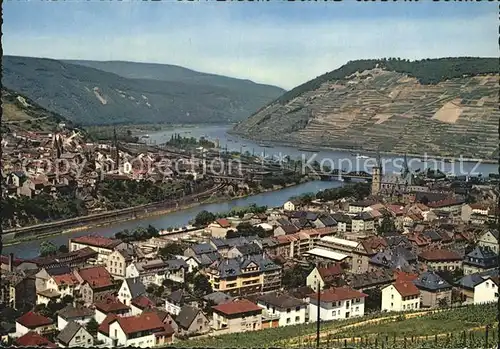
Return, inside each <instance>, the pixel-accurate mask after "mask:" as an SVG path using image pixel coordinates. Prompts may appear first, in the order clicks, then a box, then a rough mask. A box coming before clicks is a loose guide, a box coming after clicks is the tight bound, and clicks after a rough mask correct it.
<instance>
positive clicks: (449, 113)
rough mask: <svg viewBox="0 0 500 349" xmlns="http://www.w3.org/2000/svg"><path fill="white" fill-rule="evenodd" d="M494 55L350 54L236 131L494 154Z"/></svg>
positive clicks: (302, 140) (340, 144)
mask: <svg viewBox="0 0 500 349" xmlns="http://www.w3.org/2000/svg"><path fill="white" fill-rule="evenodd" d="M497 85H498V59H496V58H474V57H462V58H440V59H425V60H420V61H408V60H401V59H381V60H358V61H352V62H349V63H347V64H345V65H344V66H342V67H340V68H339V69H337V70H334V71H331V72H328V73H326V74H323V75H321V76H318V77H317V78H315V79H312V80H310V81H308V82H306V83H304V84H302V85H300V86H297V87H296V88H294V89H292V90H290V91H288V92H286V93H285V94H283V95H282V96H281V97H279V98H278V99H276V100H275V101H274V102H271V103H270V104H268V105H267V106H265V107H263V108H262V109H261V110H259V112H257V113H255V114H254V115H253V116H252V117H250V118H249V119H247V120H244V121H242V122H240V123H239V124H238V125H236V126H235V128H234V132H236V133H239V134H242V135H245V136H248V137H250V138H254V139H259V140H268V141H273V140H275V141H286V142H292V143H299V144H307V145H318V146H319V145H321V146H329V147H337V148H347V149H359V150H362V149H365V150H370V151H376V150H380V151H391V152H401V153H404V152H408V153H414V154H422V153H428V154H432V155H446V156H458V155H460V154H462V155H463V156H466V157H480V158H495V157H496V156H497V154H498V138H497V137H498V135H497V134H496V130H497V128H498V119H499V117H500V114H499V113H498V110H497V109H498V108H497V106H496V103H497V100H498V88H497Z"/></svg>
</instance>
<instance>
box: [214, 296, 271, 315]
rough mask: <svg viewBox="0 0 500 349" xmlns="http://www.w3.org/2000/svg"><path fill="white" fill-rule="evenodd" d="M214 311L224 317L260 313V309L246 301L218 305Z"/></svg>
mask: <svg viewBox="0 0 500 349" xmlns="http://www.w3.org/2000/svg"><path fill="white" fill-rule="evenodd" d="M213 309H214V311H216V312H219V313H223V314H226V315H237V314H244V313H249V312H262V308H261V307H259V306H258V305H257V304H255V303H252V302H250V301H249V300H248V299H242V300H239V301H234V302H229V303H224V304H219V305H216V306H214V307H213Z"/></svg>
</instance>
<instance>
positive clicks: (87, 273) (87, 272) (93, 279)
mask: <svg viewBox="0 0 500 349" xmlns="http://www.w3.org/2000/svg"><path fill="white" fill-rule="evenodd" d="M77 273H78V275H80V277H81V278H82V279H83V281H84V282H87V283H88V284H89V286H90V287H91V288H93V289H97V288H104V287H110V286H113V285H114V283H113V277H112V276H111V274H110V273H109V272H108V271H107V270H106V268H105V267H101V266H97V267H89V268H83V269H79V270H78V271H77Z"/></svg>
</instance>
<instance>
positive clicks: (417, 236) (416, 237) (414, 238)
mask: <svg viewBox="0 0 500 349" xmlns="http://www.w3.org/2000/svg"><path fill="white" fill-rule="evenodd" d="M407 238H408V240H409V241H411V242H413V243H415V244H416V245H417V246H425V245H428V244H429V243H430V242H431V241H430V240H431V239H430V238H428V237H427V236H425V235H423V234H421V233H416V232H415V233H410V234H408V236H407Z"/></svg>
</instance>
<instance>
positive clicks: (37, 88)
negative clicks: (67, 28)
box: [2, 56, 283, 125]
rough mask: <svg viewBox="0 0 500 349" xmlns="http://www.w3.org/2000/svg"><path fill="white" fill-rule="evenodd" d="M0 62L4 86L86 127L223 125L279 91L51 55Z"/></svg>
mask: <svg viewBox="0 0 500 349" xmlns="http://www.w3.org/2000/svg"><path fill="white" fill-rule="evenodd" d="M2 63H3V77H2V83H3V85H4V86H6V87H8V88H11V89H13V90H15V91H19V92H20V93H22V94H24V95H26V96H28V97H29V98H31V99H32V100H34V101H36V102H37V103H38V104H40V105H41V106H43V107H45V108H47V109H49V110H53V111H55V112H57V113H59V114H61V115H65V116H67V117H68V118H69V119H71V120H74V121H77V122H78V123H81V124H87V125H88V124H101V125H103V124H118V123H132V124H134V123H161V122H169V123H227V122H232V121H235V120H240V119H242V118H245V117H248V116H249V115H251V114H252V113H253V112H255V111H256V110H257V109H259V108H260V107H261V106H262V105H264V104H266V103H268V102H269V101H271V100H273V99H275V98H277V97H278V96H279V95H281V93H282V92H283V91H282V90H281V89H279V88H276V87H270V86H264V85H257V84H254V83H252V82H248V81H244V80H235V81H233V80H231V79H230V78H224V77H220V78H218V79H219V80H220V79H222V80H223V81H226V85H229V86H230V87H227V86H222V85H223V84H219V85H220V86H217V85H214V84H212V85H211V80H208V82H207V83H200V82H197V83H193V82H192V81H189V79H184V80H185V81H179V80H175V79H174V80H175V81H166V80H151V79H143V78H142V79H129V78H125V77H122V76H119V75H117V74H113V73H109V72H105V71H102V70H97V69H94V68H90V67H86V66H82V65H75V64H69V63H64V62H61V61H57V60H52V59H41V58H30V57H16V56H4V57H3V62H2ZM212 80H213V79H212ZM228 81H229V82H230V83H228ZM96 88H97V89H98V90H97V91H96V90H95V89H96Z"/></svg>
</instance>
